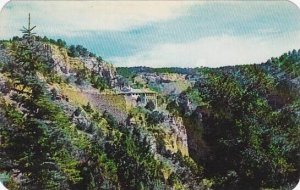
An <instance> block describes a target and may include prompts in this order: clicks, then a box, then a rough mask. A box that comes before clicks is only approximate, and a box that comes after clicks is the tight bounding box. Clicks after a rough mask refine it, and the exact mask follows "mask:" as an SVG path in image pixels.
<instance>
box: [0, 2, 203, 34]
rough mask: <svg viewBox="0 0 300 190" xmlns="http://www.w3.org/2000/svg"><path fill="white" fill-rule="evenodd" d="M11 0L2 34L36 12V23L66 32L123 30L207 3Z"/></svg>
mask: <svg viewBox="0 0 300 190" xmlns="http://www.w3.org/2000/svg"><path fill="white" fill-rule="evenodd" d="M10 3H12V5H13V8H12V9H9V8H6V9H5V8H4V9H3V10H2V11H1V13H0V32H1V33H0V34H3V33H5V32H7V29H10V28H11V29H13V28H15V27H16V26H15V25H16V24H22V25H23V24H24V22H26V16H27V14H28V12H31V14H32V17H33V18H32V20H33V23H36V22H41V23H45V25H47V26H48V27H47V30H50V31H51V32H52V33H54V32H55V34H57V33H58V34H64V35H65V34H70V32H74V31H87V30H89V31H90V30H94V31H99V30H118V31H123V30H128V29H130V28H133V27H137V26H142V25H145V24H149V23H152V22H157V21H164V20H168V19H174V18H176V17H178V16H181V15H184V14H188V8H189V7H191V6H192V5H194V4H195V3H197V4H199V3H203V2H199V1H198V2H186V1H11V2H10ZM8 6H10V4H9V3H8ZM35 21H36V22H35ZM18 27H19V28H20V26H18ZM48 32H49V31H48ZM73 35H74V34H73Z"/></svg>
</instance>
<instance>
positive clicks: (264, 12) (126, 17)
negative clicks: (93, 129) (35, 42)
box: [0, 0, 300, 67]
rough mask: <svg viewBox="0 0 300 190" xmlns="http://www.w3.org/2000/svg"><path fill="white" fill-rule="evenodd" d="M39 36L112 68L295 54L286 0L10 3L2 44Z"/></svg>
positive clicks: (294, 14)
mask: <svg viewBox="0 0 300 190" xmlns="http://www.w3.org/2000/svg"><path fill="white" fill-rule="evenodd" d="M29 12H30V13H31V17H32V19H31V20H32V24H33V25H36V26H37V27H36V29H35V32H36V33H37V34H38V35H39V36H47V37H50V38H53V39H59V38H60V39H64V40H65V41H66V42H67V43H68V44H69V45H71V44H75V45H76V44H81V45H83V46H85V47H87V48H88V49H89V50H90V51H91V52H94V53H96V54H97V55H99V56H101V57H103V59H104V60H107V61H109V62H111V63H113V64H114V65H116V66H124V67H125V66H149V67H201V66H208V67H220V66H226V65H239V64H252V63H261V62H265V61H266V60H267V59H269V58H271V57H277V56H280V55H281V54H283V53H285V52H287V51H290V50H293V49H299V48H300V10H299V8H298V7H296V5H294V4H293V3H291V2H289V1H230V2H229V1H227V2H226V1H212V2H209V1H140V2H138V1H121V2H120V1H14V0H12V1H10V2H9V3H8V4H6V6H4V8H3V9H2V10H1V12H0V39H9V38H11V37H13V36H21V35H22V34H21V32H20V29H21V28H22V26H26V25H27V17H28V13H29Z"/></svg>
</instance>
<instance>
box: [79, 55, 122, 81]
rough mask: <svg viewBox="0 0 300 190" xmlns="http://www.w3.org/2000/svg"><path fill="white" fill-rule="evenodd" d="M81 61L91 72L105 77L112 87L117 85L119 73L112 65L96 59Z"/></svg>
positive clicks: (83, 58) (90, 58)
mask: <svg viewBox="0 0 300 190" xmlns="http://www.w3.org/2000/svg"><path fill="white" fill-rule="evenodd" d="M80 60H81V61H82V62H83V63H84V65H85V66H86V67H87V68H88V69H89V70H91V71H92V72H94V73H96V74H98V75H99V76H100V77H103V78H104V80H106V81H107V83H108V84H109V85H110V86H112V87H114V86H115V85H116V78H117V71H116V68H115V67H114V66H113V65H112V64H110V63H107V62H104V61H98V60H97V59H96V58H95V57H80Z"/></svg>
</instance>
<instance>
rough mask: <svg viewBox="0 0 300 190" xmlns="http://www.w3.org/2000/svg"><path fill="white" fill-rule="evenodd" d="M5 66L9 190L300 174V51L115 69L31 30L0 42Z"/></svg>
mask: <svg viewBox="0 0 300 190" xmlns="http://www.w3.org/2000/svg"><path fill="white" fill-rule="evenodd" d="M0 70H1V72H0V130H1V135H0V148H1V151H0V154H1V156H0V163H1V164H0V174H1V175H4V176H5V185H6V186H7V187H8V188H9V189H193V190H194V189H261V188H273V189H280V188H282V189H290V188H291V187H293V186H294V185H295V184H296V182H297V180H298V178H299V169H300V167H299V160H300V154H299V150H300V147H299V146H300V142H299V138H298V137H299V135H300V129H299V126H300V123H299V122H300V120H299V116H300V102H299V100H300V99H299V92H300V50H299V51H296V50H293V51H292V52H289V53H286V54H283V55H282V56H281V57H279V58H272V59H270V60H268V61H267V62H266V63H262V64H256V65H243V66H228V67H222V68H216V69H210V68H195V69H192V68H188V69H184V68H155V69H153V68H147V67H136V68H115V67H114V66H113V65H112V64H110V63H107V62H106V61H104V60H103V59H102V58H101V57H100V56H96V55H95V54H93V53H92V52H89V51H88V50H87V49H86V48H84V47H83V46H81V45H77V46H75V45H70V46H69V45H67V44H66V43H65V42H64V41H63V40H61V39H58V40H52V39H48V38H47V37H44V38H42V37H38V36H34V35H33V34H31V33H29V34H25V35H24V36H23V37H14V38H13V39H11V40H4V41H1V42H0ZM131 87H133V88H131ZM124 89H125V90H127V91H124ZM122 90H123V91H122ZM134 90H135V91H134ZM120 92H126V93H127V95H123V94H121V93H120ZM131 92H135V93H140V92H141V93H142V95H145V96H146V98H149V97H150V95H149V94H152V95H153V94H154V96H155V99H156V100H157V103H156V102H155V103H156V104H155V103H154V102H153V101H148V102H145V105H143V104H141V101H142V100H141V99H142V98H141V97H140V96H138V97H136V99H130V100H129V97H130V96H132V97H135V96H137V95H136V94H134V93H133V95H131V94H130V93H131ZM147 96H149V97H147Z"/></svg>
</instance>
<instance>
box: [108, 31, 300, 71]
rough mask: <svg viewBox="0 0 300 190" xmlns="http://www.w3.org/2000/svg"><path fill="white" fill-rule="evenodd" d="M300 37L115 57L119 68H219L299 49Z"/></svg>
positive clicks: (235, 40) (166, 47)
mask: <svg viewBox="0 0 300 190" xmlns="http://www.w3.org/2000/svg"><path fill="white" fill-rule="evenodd" d="M299 44H300V33H299V32H298V33H296V34H294V35H290V36H285V37H283V38H279V39H274V40H273V41H272V40H268V41H264V40H263V39H258V38H242V37H233V36H219V37H209V38H203V39H200V40H198V41H194V42H189V43H181V44H161V45H157V46H156V47H154V48H152V49H151V50H149V51H143V52H140V53H138V54H136V55H133V56H130V57H115V58H111V61H112V62H113V63H115V64H116V65H117V66H128V67H130V66H140V65H144V66H149V67H170V66H172V67H200V66H208V67H219V66H225V65H239V64H252V63H261V62H264V61H266V60H267V59H269V58H271V57H275V56H279V55H281V54H282V53H284V52H287V51H289V50H292V49H297V48H299Z"/></svg>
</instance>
